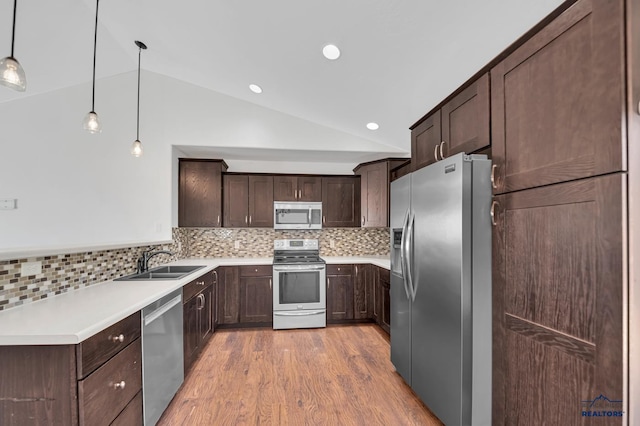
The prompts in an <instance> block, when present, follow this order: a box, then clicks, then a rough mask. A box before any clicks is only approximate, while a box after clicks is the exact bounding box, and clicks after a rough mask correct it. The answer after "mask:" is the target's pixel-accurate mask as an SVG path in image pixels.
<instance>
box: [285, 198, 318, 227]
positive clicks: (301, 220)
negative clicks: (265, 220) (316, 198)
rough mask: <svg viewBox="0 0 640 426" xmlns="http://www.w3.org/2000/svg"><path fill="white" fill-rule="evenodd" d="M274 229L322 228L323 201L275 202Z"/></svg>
mask: <svg viewBox="0 0 640 426" xmlns="http://www.w3.org/2000/svg"><path fill="white" fill-rule="evenodd" d="M273 228H274V229H322V203H321V202H295V201H293V202H292V201H274V202H273Z"/></svg>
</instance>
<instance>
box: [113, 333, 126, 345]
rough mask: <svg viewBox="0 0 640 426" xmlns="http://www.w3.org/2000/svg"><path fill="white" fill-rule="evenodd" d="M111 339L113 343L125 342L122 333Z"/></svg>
mask: <svg viewBox="0 0 640 426" xmlns="http://www.w3.org/2000/svg"><path fill="white" fill-rule="evenodd" d="M111 341H112V342H113V343H122V342H124V334H120V335H118V336H111Z"/></svg>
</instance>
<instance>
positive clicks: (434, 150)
mask: <svg viewBox="0 0 640 426" xmlns="http://www.w3.org/2000/svg"><path fill="white" fill-rule="evenodd" d="M433 158H435V159H436V161H438V145H436V146H434V147H433Z"/></svg>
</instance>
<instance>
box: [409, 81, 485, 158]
mask: <svg viewBox="0 0 640 426" xmlns="http://www.w3.org/2000/svg"><path fill="white" fill-rule="evenodd" d="M489 113H490V106H489V75H488V74H483V75H482V76H480V77H479V78H478V79H477V80H475V81H474V82H473V83H471V84H470V85H469V86H468V87H467V88H466V89H464V90H462V91H461V92H460V93H458V94H457V95H456V96H455V97H453V98H452V99H451V100H450V101H448V102H447V103H446V104H444V105H443V106H442V108H440V109H438V110H436V111H435V112H433V113H432V114H430V115H429V116H428V117H427V118H425V119H424V120H422V121H421V122H420V123H419V124H418V125H417V126H415V127H413V128H412V129H411V158H412V164H413V169H414V170H417V169H420V168H422V167H424V166H428V165H429V164H431V163H435V162H436V161H439V160H442V159H443V158H446V157H448V156H450V155H454V154H457V153H459V152H466V153H468V154H470V153H472V152H475V151H478V150H480V149H483V148H485V147H487V146H489V145H490V144H491V139H490V126H489V124H490V118H489Z"/></svg>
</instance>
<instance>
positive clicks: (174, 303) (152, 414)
mask: <svg viewBox="0 0 640 426" xmlns="http://www.w3.org/2000/svg"><path fill="white" fill-rule="evenodd" d="M182 335H183V332H182V289H179V290H176V291H174V292H173V293H170V294H168V295H166V296H164V297H163V298H161V299H159V300H157V301H156V302H154V303H152V304H150V305H149V306H147V307H146V308H144V309H143V310H142V400H143V411H144V424H145V425H155V424H156V422H157V421H158V419H160V416H161V415H162V413H163V412H164V410H165V409H166V408H167V406H168V405H169V403H170V402H171V399H172V398H173V397H174V395H175V394H176V392H177V391H178V388H179V387H180V385H181V384H182V382H183V381H184V352H183V337H182Z"/></svg>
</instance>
